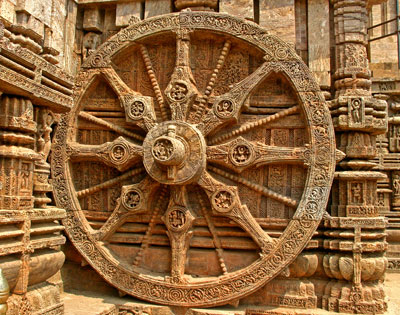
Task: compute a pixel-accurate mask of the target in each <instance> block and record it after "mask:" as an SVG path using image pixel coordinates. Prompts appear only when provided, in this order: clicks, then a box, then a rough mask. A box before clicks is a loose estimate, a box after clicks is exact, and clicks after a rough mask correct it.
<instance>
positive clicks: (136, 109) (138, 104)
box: [128, 100, 145, 120]
mask: <svg viewBox="0 0 400 315" xmlns="http://www.w3.org/2000/svg"><path fill="white" fill-rule="evenodd" d="M144 111H145V105H144V103H143V102H142V101H140V100H134V101H133V102H132V103H131V104H130V105H129V111H128V116H129V118H131V119H133V120H137V119H140V118H142V117H143V114H144Z"/></svg>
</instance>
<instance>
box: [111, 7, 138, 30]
mask: <svg viewBox="0 0 400 315" xmlns="http://www.w3.org/2000/svg"><path fill="white" fill-rule="evenodd" d="M141 7H142V4H141V3H140V2H136V1H135V2H129V3H118V4H117V12H116V20H115V25H116V26H118V27H124V26H127V25H128V24H129V20H130V18H131V17H132V16H134V17H137V18H139V19H140V11H141Z"/></svg>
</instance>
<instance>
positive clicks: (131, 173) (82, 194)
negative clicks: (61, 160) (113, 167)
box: [76, 167, 144, 198]
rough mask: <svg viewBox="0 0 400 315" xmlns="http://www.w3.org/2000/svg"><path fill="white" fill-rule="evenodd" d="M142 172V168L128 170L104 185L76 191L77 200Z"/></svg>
mask: <svg viewBox="0 0 400 315" xmlns="http://www.w3.org/2000/svg"><path fill="white" fill-rule="evenodd" d="M143 172H144V167H139V168H135V169H132V170H130V171H128V172H126V173H124V174H122V175H120V176H117V177H115V178H113V179H110V180H108V181H106V182H104V183H101V184H98V185H94V186H92V187H89V188H86V189H82V190H80V191H78V192H77V193H76V196H77V197H78V198H83V197H86V196H89V195H93V194H94V193H96V192H98V191H100V190H103V189H107V188H110V187H113V186H115V185H117V184H119V183H121V182H122V181H124V180H126V179H128V178H130V177H133V176H136V175H139V174H140V173H143Z"/></svg>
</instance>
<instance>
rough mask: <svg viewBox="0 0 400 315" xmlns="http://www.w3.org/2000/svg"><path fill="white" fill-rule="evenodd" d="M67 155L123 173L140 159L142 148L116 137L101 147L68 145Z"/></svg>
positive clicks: (77, 144) (78, 144)
mask: <svg viewBox="0 0 400 315" xmlns="http://www.w3.org/2000/svg"><path fill="white" fill-rule="evenodd" d="M68 153H69V157H70V158H71V159H74V160H78V161H79V160H85V161H87V160H100V161H102V162H103V163H104V164H106V165H109V166H112V167H115V168H116V169H117V170H119V171H121V172H123V171H125V170H127V169H128V168H130V167H131V166H132V165H134V164H135V163H137V162H138V161H140V160H141V159H142V157H143V148H142V146H139V145H136V144H133V143H131V142H129V141H127V140H126V139H124V138H123V137H118V138H117V139H115V140H114V141H112V142H106V143H103V144H101V145H91V144H80V143H69V148H68Z"/></svg>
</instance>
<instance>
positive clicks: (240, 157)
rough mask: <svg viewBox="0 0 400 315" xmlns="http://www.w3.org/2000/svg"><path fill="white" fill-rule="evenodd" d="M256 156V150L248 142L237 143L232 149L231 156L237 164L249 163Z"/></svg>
mask: <svg viewBox="0 0 400 315" xmlns="http://www.w3.org/2000/svg"><path fill="white" fill-rule="evenodd" d="M253 157H254V150H253V148H252V147H250V146H249V145H248V144H245V143H239V144H237V145H235V146H234V147H233V148H232V149H231V151H230V155H229V158H230V159H231V161H232V163H233V164H235V165H237V166H242V165H247V164H249V163H250V162H251V161H252V159H253Z"/></svg>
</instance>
